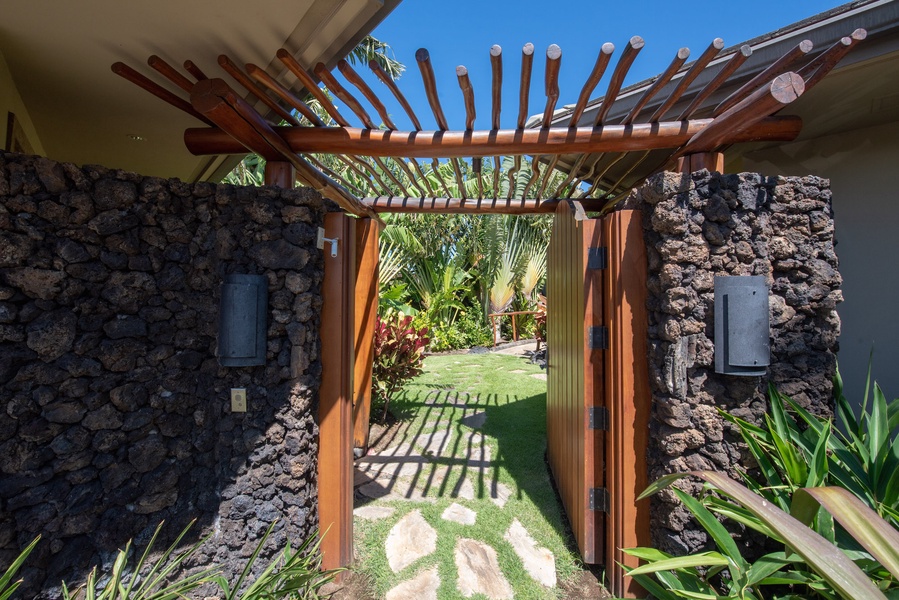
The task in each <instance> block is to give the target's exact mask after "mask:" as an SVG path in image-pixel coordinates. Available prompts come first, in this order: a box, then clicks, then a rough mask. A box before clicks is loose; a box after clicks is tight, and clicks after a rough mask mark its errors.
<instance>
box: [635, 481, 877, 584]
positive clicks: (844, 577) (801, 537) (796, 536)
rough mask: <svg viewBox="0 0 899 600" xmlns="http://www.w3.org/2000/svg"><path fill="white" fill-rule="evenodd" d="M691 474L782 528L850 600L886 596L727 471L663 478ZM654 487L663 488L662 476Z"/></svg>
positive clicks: (811, 533) (788, 539) (789, 540)
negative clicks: (725, 472)
mask: <svg viewBox="0 0 899 600" xmlns="http://www.w3.org/2000/svg"><path fill="white" fill-rule="evenodd" d="M690 475H692V476H694V477H699V478H700V479H704V480H705V481H707V482H709V483H711V484H712V485H714V486H715V487H717V488H718V489H719V490H720V491H721V492H722V493H724V494H727V495H728V496H730V497H731V498H733V499H734V500H736V501H737V502H739V503H740V504H742V505H743V506H744V507H745V508H747V509H748V510H750V511H751V512H752V513H753V514H755V515H756V516H757V517H758V518H759V519H760V520H761V521H762V522H763V523H765V524H766V525H768V526H769V527H770V528H772V529H774V530H776V531H778V532H779V533H780V534H781V537H782V538H783V540H784V543H785V544H786V546H787V547H788V548H789V549H790V550H792V551H793V552H795V553H796V554H798V555H799V556H801V557H802V558H803V560H805V562H806V564H808V565H809V566H810V567H811V568H813V569H814V570H815V572H816V573H818V575H820V576H821V577H822V578H823V579H824V580H826V581H827V582H828V583H829V584H830V585H831V586H832V587H833V588H834V590H836V591H837V592H838V593H839V594H840V595H841V596H843V597H844V598H847V599H850V600H868V599H875V598H876V599H878V600H881V599H883V598H884V596H883V594H882V593H881V592H880V590H878V589H877V588H876V587H875V586H874V585H873V584H872V583H871V581H870V580H869V579H868V577H867V575H866V574H865V573H864V572H863V571H862V570H861V569H859V568H858V567H857V566H856V565H855V564H854V563H853V562H852V561H851V560H849V559H848V558H847V557H846V555H845V554H843V553H842V552H841V551H840V550H839V549H838V548H836V547H835V546H834V545H833V544H830V543H829V542H828V541H827V540H825V539H824V538H822V537H821V536H820V535H818V534H817V533H815V532H814V531H812V530H811V529H809V528H808V527H806V526H804V525H803V524H802V523H800V522H799V521H797V520H796V519H794V518H793V517H791V516H790V515H788V514H786V513H785V512H784V511H782V510H780V509H779V508H777V507H776V506H774V505H772V504H771V503H770V502H767V501H766V500H764V499H763V498H760V497H759V496H757V495H756V494H753V493H752V492H751V491H749V490H748V489H746V487H745V486H743V485H741V484H739V483H737V482H736V481H733V480H732V479H730V478H729V477H727V475H725V474H723V473H717V472H714V471H693V472H690V473H678V474H672V475H669V476H666V477H664V478H662V479H664V480H665V484H666V485H670V484H671V483H673V482H674V481H676V480H677V479H679V478H680V477H686V476H690ZM650 487H651V488H652V489H661V480H660V481H657V482H655V484H653V485H652V486H650ZM644 493H646V492H644Z"/></svg>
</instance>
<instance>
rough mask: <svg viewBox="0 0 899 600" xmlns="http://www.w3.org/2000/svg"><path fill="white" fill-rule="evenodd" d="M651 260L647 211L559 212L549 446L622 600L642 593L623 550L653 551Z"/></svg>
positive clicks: (550, 290) (551, 272)
mask: <svg viewBox="0 0 899 600" xmlns="http://www.w3.org/2000/svg"><path fill="white" fill-rule="evenodd" d="M646 326H647V325H646V252H645V248H644V246H643V231H642V226H641V215H640V213H639V211H631V210H625V211H618V212H615V213H612V214H609V215H607V216H605V217H603V218H601V219H588V218H586V215H585V214H584V213H583V210H582V209H580V207H579V206H578V205H577V204H576V203H574V202H570V201H566V202H561V203H560V204H559V206H558V209H557V210H556V214H555V218H554V222H553V233H552V240H551V242H550V247H549V264H548V269H547V349H548V358H549V365H548V377H547V440H548V456H549V463H550V468H551V469H552V473H553V477H554V479H555V481H556V485H557V487H558V489H559V494H560V495H561V497H562V504H563V505H564V507H565V512H566V513H567V515H568V520H569V522H570V524H571V529H572V531H573V533H574V537H575V539H576V540H577V544H578V548H579V549H580V552H581V556H582V558H583V560H584V562H587V563H590V564H603V565H605V567H606V585H607V587H608V588H609V591H611V592H612V594H613V595H615V596H623V597H636V595H637V594H638V593H639V592H640V588H639V587H638V586H636V585H635V584H633V582H632V581H631V580H630V579H628V578H625V577H624V572H623V569H621V567H620V566H619V565H622V564H623V565H628V566H636V565H637V561H636V560H635V559H633V558H631V557H629V556H627V555H625V554H624V553H623V552H622V551H621V549H622V548H628V547H633V546H648V545H650V540H649V514H648V511H649V502H648V500H644V501H641V502H639V503H638V502H637V501H636V498H637V496H638V495H639V494H640V493H641V492H642V491H643V490H644V489H645V488H646V486H647V484H648V481H647V475H646V445H647V437H648V424H649V410H650V404H651V402H650V394H649V374H648V367H647V359H646Z"/></svg>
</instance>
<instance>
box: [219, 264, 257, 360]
mask: <svg viewBox="0 0 899 600" xmlns="http://www.w3.org/2000/svg"><path fill="white" fill-rule="evenodd" d="M267 312H268V280H267V279H266V278H265V277H264V276H263V275H228V276H226V277H225V282H224V283H223V284H222V287H221V303H220V304H219V335H218V342H219V343H218V358H219V364H220V365H222V366H223V367H250V366H256V365H264V364H265V352H266V346H267V344H266V341H267V334H268V327H267V323H266V314H267Z"/></svg>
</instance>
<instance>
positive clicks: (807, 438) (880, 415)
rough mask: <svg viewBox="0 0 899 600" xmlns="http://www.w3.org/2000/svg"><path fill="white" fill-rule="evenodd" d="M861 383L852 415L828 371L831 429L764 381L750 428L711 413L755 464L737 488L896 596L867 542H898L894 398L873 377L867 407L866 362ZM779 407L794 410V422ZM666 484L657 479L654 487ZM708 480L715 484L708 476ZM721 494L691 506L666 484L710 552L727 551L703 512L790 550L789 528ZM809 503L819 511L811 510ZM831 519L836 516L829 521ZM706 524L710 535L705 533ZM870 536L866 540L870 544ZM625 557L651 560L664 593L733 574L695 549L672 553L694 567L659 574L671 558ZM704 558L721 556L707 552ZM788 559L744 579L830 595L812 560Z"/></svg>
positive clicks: (885, 560)
mask: <svg viewBox="0 0 899 600" xmlns="http://www.w3.org/2000/svg"><path fill="white" fill-rule="evenodd" d="M865 389H866V393H865V396H864V399H863V401H862V405H861V412H860V414H859V416H856V414H855V413H854V411H853V410H852V408H851V406H850V404H849V402H848V401H847V399H846V398H845V396H844V395H843V385H842V379H841V378H840V375H839V373H837V375H836V376H835V378H834V397H835V401H836V406H837V414H838V418H839V419H840V422H841V423H840V427H839V428H834V427H833V426H832V423H831V421H830V420H829V419H824V418H822V417H816V416H814V415H812V414H811V413H809V412H808V411H807V410H805V409H804V408H802V407H801V406H800V405H799V404H798V403H796V402H795V401H793V400H792V399H790V398H788V397H787V396H784V395H782V394H780V393H778V392H777V390H776V389H774V387H773V386H772V387H770V388H769V400H770V405H771V406H770V411H769V414H767V415H766V417H765V424H764V427H759V426H756V425H753V424H751V423H748V422H747V421H745V420H743V419H740V418H737V417H734V416H733V415H729V414H727V413H726V412H724V411H721V414H722V416H723V417H724V418H725V419H727V420H728V421H730V422H731V423H733V424H735V425H736V426H737V428H738V429H739V431H740V433H741V435H742V437H743V439H744V441H745V442H746V446H747V448H748V450H749V452H750V454H751V455H752V457H753V459H754V460H755V463H756V465H757V468H756V470H755V472H756V473H757V475H756V476H753V475H751V474H750V473H749V472H742V473H741V476H742V479H743V482H744V483H745V484H746V486H747V490H748V491H749V492H751V493H752V494H755V497H756V498H757V500H758V501H759V502H762V503H764V504H765V505H767V506H771V507H776V508H777V509H779V510H780V511H783V512H789V513H791V514H792V515H794V516H796V517H797V518H799V519H800V520H801V521H802V522H803V523H805V524H806V525H808V526H809V527H810V528H811V529H812V530H813V531H814V532H815V533H816V534H818V535H820V536H821V537H822V538H824V539H825V540H826V541H827V542H829V543H830V544H833V545H834V546H835V547H837V548H839V549H840V550H841V551H842V552H843V553H844V554H845V555H846V556H848V557H849V558H851V559H852V560H854V561H855V564H856V565H857V567H858V568H859V569H861V570H862V571H863V572H864V573H865V575H866V577H867V578H868V580H869V581H871V582H873V584H874V585H875V586H876V588H877V589H879V590H881V591H883V592H885V593H887V594H888V595H889V596H890V597H896V598H899V587H897V583H896V582H897V573H896V570H895V569H893V568H892V566H891V565H892V564H893V563H892V562H890V561H891V560H893V558H891V556H892V555H890V554H889V553H888V554H886V555H884V554H883V552H882V551H881V550H880V548H879V547H878V544H877V543H876V540H877V539H879V538H883V536H886V538H888V539H891V540H894V541H896V540H899V538H896V537H895V536H896V535H897V534H896V527H897V524H899V521H897V519H896V514H897V501H899V500H897V497H896V490H895V487H894V486H895V485H896V484H895V481H896V477H897V474H896V470H897V460H899V443H897V441H896V438H897V435H899V414H897V413H899V401H894V402H892V403H890V404H888V403H887V402H886V399H885V397H884V394H883V391H882V390H881V389H880V387H879V386H877V384H875V385H874V388H873V394H872V397H873V401H872V403H871V404H870V406H869V403H868V393H867V391H868V390H870V389H871V386H870V369H869V374H868V380H867V382H866V386H865ZM787 408H789V409H790V410H791V411H792V412H793V413H794V414H795V415H796V416H797V417H798V419H799V420H798V421H797V420H796V419H795V418H794V417H793V416H792V415H791V414H790V413H789V412H788V411H787V410H786V409H787ZM661 481H662V480H660V482H661ZM670 481H671V480H667V479H666V480H665V481H664V482H663V483H662V484H661V485H664V484H665V483H670ZM822 486H825V487H822ZM716 487H717V488H718V489H720V486H719V485H718V484H717V483H716ZM723 491H724V492H725V494H724V495H723V496H722V495H719V494H705V495H704V496H703V498H702V501H701V503H700V502H698V501H697V500H694V499H693V498H691V497H689V496H687V495H686V494H684V493H683V492H681V491H680V490H675V494H677V496H678V497H679V498H681V500H682V501H683V502H684V505H685V506H686V507H687V509H688V510H689V511H690V512H691V513H693V514H694V516H696V518H697V520H698V521H699V522H700V524H701V525H702V526H703V527H704V528H705V529H706V531H707V532H708V533H709V534H710V537H712V539H713V540H714V541H715V543H716V545H717V546H718V548H719V554H722V553H723V554H724V555H727V556H730V555H731V550H732V548H730V546H727V545H726V544H725V542H724V541H722V539H723V538H721V535H720V530H719V529H718V527H719V526H720V523H718V525H715V523H717V520H715V519H714V516H712V519H711V520H710V519H709V515H711V513H710V512H709V511H712V512H714V513H716V514H718V515H720V516H724V517H727V518H729V519H731V520H733V521H736V522H737V523H740V524H741V525H743V526H746V527H748V528H750V529H753V530H755V531H756V532H758V533H760V534H762V535H763V536H765V537H767V538H768V539H770V540H772V541H773V542H774V543H777V544H784V545H785V546H786V548H787V549H789V548H790V543H791V540H790V539H788V538H787V537H785V535H792V534H793V532H790V533H785V531H783V530H780V529H777V528H772V527H771V525H770V523H769V522H767V521H766V520H765V519H763V518H760V517H759V515H758V514H757V513H756V512H754V511H753V510H752V509H751V508H750V507H749V506H747V504H746V502H744V501H743V500H740V499H737V498H736V497H735V496H733V494H730V493H729V492H728V491H727V490H723ZM735 500H739V501H735ZM819 504H820V505H821V508H818V505H819ZM706 513H708V514H706ZM834 518H836V520H837V523H836V524H835V523H834ZM712 521H714V523H712ZM713 529H715V530H716V532H717V533H713V531H712V530H713ZM871 539H874V540H875V542H873V543H872V542H871V541H870V540H871ZM897 547H899V543H897V544H896V545H895V546H893V549H894V552H895V549H896V548H897ZM634 554H635V555H638V556H641V558H645V559H646V560H648V561H650V563H651V564H652V565H654V566H653V567H650V570H654V569H656V568H660V569H662V571H659V573H660V574H658V575H657V577H658V579H659V583H661V584H662V585H664V586H666V587H668V588H669V590H676V589H681V587H683V586H684V585H687V584H688V583H689V585H690V586H693V585H695V584H696V580H697V579H696V578H697V577H698V578H700V579H701V580H702V581H703V585H706V586H711V585H712V583H711V580H710V578H711V576H713V575H715V574H717V573H718V572H719V571H720V570H721V568H725V569H729V571H730V572H729V575H730V576H731V580H733V581H736V580H737V579H738V578H739V577H738V575H739V574H738V573H737V574H735V573H734V568H731V562H734V561H735V560H736V559H734V558H733V557H731V558H730V562H728V564H727V565H726V566H725V565H723V564H722V565H718V566H714V567H713V566H710V565H708V564H706V563H702V562H701V561H702V560H704V559H702V558H699V557H698V555H694V556H692V557H679V560H680V559H682V560H686V561H687V562H685V563H682V564H683V565H689V566H688V567H685V568H688V569H694V570H692V571H690V570H687V571H674V572H671V573H668V574H666V575H664V576H663V575H661V573H662V572H664V565H665V563H664V562H663V561H666V560H669V559H670V560H675V559H674V558H673V557H664V556H661V555H660V554H659V553H657V551H654V550H647V549H634ZM772 556H773V557H774V558H772ZM780 557H781V555H780V554H777V553H775V554H774V555H766V557H763V562H764V563H765V564H768V565H770V566H771V567H772V568H773V567H774V566H775V565H774V563H775V562H777V561H779V560H780ZM713 558H715V559H717V560H719V561H720V560H721V559H720V557H717V556H713ZM788 558H790V557H789V554H786V555H783V560H787V559H788ZM775 559H776V560H775ZM696 561H699V562H696ZM790 562H792V563H793V564H790V565H786V563H784V564H782V565H781V566H780V567H778V570H779V571H780V570H782V571H783V572H782V573H779V574H778V575H777V576H776V577H774V576H770V575H769V576H766V578H764V579H761V580H758V581H753V585H755V584H758V585H768V584H784V585H786V584H790V585H799V584H802V585H805V586H807V588H808V589H807V594H817V595H820V596H822V597H826V598H830V597H834V590H837V593H838V592H839V590H838V589H837V588H834V587H833V584H832V583H831V582H829V581H828V580H827V578H826V577H824V576H823V574H820V573H818V574H816V571H815V569H814V567H813V565H810V564H809V565H808V567H812V570H811V571H810V570H809V569H808V568H807V566H806V565H803V564H801V563H797V562H796V560H795V557H792V560H791V561H790ZM694 563H695V564H694ZM669 564H675V563H669ZM659 565H662V566H661V567H660V566H659ZM697 566H702V567H704V568H708V569H709V571H708V573H706V574H705V575H702V574H701V573H700V572H699V571H696V570H695V567H697ZM744 566H745V565H744ZM719 567H720V568H719ZM741 568H742V566H741V565H739V564H738V565H737V567H736V570H737V571H740V569H741ZM641 569H642V567H641ZM716 569H717V570H716ZM650 570H644V571H640V570H637V571H634V573H635V574H637V575H638V576H639V575H640V574H641V573H648V572H650ZM653 572H655V571H653ZM647 589H648V588H647ZM753 589H754V590H755V592H754V593H759V592H758V589H757V588H753ZM740 593H742V592H740ZM728 594H731V596H730V597H743V596H739V595H738V594H737V595H734V594H736V592H734V590H730V591H729V592H728ZM746 597H750V596H746Z"/></svg>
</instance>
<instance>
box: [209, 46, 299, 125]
mask: <svg viewBox="0 0 899 600" xmlns="http://www.w3.org/2000/svg"><path fill="white" fill-rule="evenodd" d="M218 63H219V66H220V67H221V68H222V69H224V70H225V72H226V73H228V74H229V75H230V76H231V77H233V78H234V80H235V81H237V82H238V83H239V84H240V85H242V86H244V87H245V88H246V89H247V91H248V92H250V93H251V94H253V95H254V96H256V97H257V98H259V99H260V100H261V101H262V103H263V104H265V105H266V106H267V107H269V109H271V110H272V111H273V112H274V113H275V114H276V115H278V116H279V117H281V118H282V119H284V120H285V121H287V122H288V123H290V124H291V125H299V124H300V122H299V121H297V120H296V118H295V117H294V116H293V115H292V114H290V113H289V112H288V111H286V110H285V109H284V108H283V107H281V106H280V105H279V104H278V103H277V102H275V101H274V100H272V99H271V98H270V97H269V95H268V94H266V93H265V90H263V89H262V88H260V87H259V86H258V85H256V82H254V81H253V80H252V79H250V77H249V76H248V75H247V74H246V73H244V72H243V71H241V70H240V67H238V66H237V65H236V64H234V61H232V60H231V59H230V58H228V56H227V55H225V54H220V55H219V58H218Z"/></svg>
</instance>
